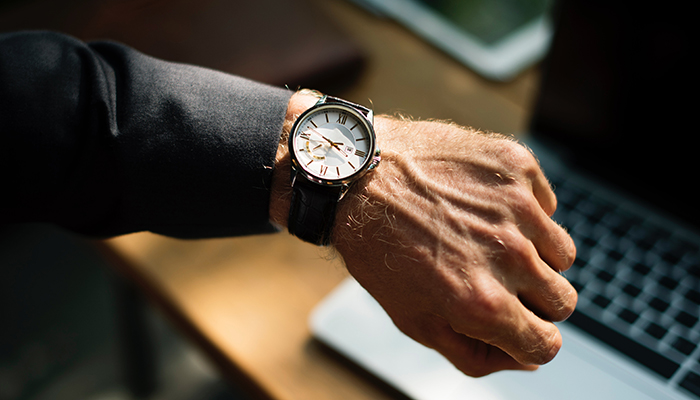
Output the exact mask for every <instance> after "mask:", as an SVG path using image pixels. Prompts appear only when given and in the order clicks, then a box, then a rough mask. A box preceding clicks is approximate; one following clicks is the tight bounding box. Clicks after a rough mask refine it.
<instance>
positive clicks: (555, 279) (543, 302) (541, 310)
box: [516, 260, 578, 321]
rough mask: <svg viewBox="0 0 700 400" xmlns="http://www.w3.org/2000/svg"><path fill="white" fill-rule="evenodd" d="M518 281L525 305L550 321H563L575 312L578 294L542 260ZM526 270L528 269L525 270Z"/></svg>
mask: <svg viewBox="0 0 700 400" xmlns="http://www.w3.org/2000/svg"><path fill="white" fill-rule="evenodd" d="M532 262H533V263H538V264H539V265H538V266H536V267H535V268H533V269H532V270H530V271H527V273H525V274H522V276H521V277H520V279H519V280H518V288H517V289H516V290H517V294H518V298H519V299H520V300H521V302H522V303H523V305H524V306H525V307H527V308H528V309H530V310H532V311H533V312H534V313H535V314H536V315H537V316H539V317H540V318H543V319H545V320H548V321H563V320H565V319H567V318H569V316H571V314H572V313H573V312H574V309H575V308H576V302H577V301H578V294H577V293H576V290H575V289H574V287H573V286H572V285H571V283H569V281H568V280H566V278H564V277H563V276H562V275H560V274H558V273H556V272H554V271H553V270H552V269H551V268H549V266H548V265H546V264H545V263H544V262H542V261H541V260H533V261H532ZM523 269H524V270H526V269H527V268H523Z"/></svg>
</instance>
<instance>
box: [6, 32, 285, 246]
mask: <svg viewBox="0 0 700 400" xmlns="http://www.w3.org/2000/svg"><path fill="white" fill-rule="evenodd" d="M0 52H1V53H2V57H0V79H1V80H2V82H0V84H1V85H0V87H2V88H3V91H2V94H1V95H0V105H1V107H0V109H2V113H0V135H1V137H2V140H3V146H0V155H1V157H0V166H2V171H3V180H4V184H5V188H6V190H4V195H3V198H2V199H1V200H0V201H1V202H2V205H3V213H2V215H0V223H3V222H4V223H7V222H30V221H36V222H50V223H56V224H59V225H62V226H65V227H67V228H70V229H73V230H76V231H80V232H85V233H89V234H97V235H115V234H121V233H127V232H132V231H139V230H151V231H155V232H159V233H164V234H169V235H174V236H185V237H209V236H223V235H238V234H248V233H260V232H264V231H269V230H271V227H270V225H269V218H268V201H269V189H270V188H269V184H270V179H271V175H272V169H273V165H274V156H275V151H276V148H277V142H278V137H279V132H280V131H281V127H282V122H283V118H284V113H285V110H286V108H287V101H288V99H289V96H290V95H291V92H289V91H287V90H283V89H277V88H272V87H269V86H266V85H262V84H258V83H254V82H250V81H247V80H245V79H241V78H238V77H233V76H230V75H227V74H223V73H220V72H215V71H211V70H207V69H203V68H197V67H194V66H187V65H180V64H173V63H168V62H164V61H161V60H156V59H153V58H150V57H147V56H145V55H142V54H140V53H137V52H135V51H133V50H131V49H128V48H126V47H124V46H120V45H117V44H113V43H94V44H85V43H81V42H79V41H77V40H74V39H72V38H69V37H66V36H62V35H57V34H48V33H33V34H10V35H1V40H0Z"/></svg>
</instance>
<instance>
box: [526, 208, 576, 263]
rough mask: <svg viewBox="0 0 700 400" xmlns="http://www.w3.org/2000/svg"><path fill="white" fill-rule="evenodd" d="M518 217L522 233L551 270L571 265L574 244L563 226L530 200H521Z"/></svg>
mask: <svg viewBox="0 0 700 400" xmlns="http://www.w3.org/2000/svg"><path fill="white" fill-rule="evenodd" d="M518 219H519V221H518V222H519V223H518V227H519V229H520V230H521V231H522V234H523V235H524V236H525V237H526V238H527V239H529V240H530V241H531V242H532V243H533V244H534V246H535V248H536V250H537V253H538V254H539V256H540V257H541V258H542V260H544V261H545V262H546V263H547V264H548V265H549V266H550V267H551V268H552V269H553V270H555V271H557V272H561V271H566V270H567V269H569V268H570V267H571V265H572V264H573V263H574V260H575V259H576V245H575V244H574V241H573V239H572V238H571V236H569V234H568V233H567V232H566V230H564V228H562V227H561V226H560V225H559V224H557V223H556V222H554V220H552V219H551V218H550V217H549V215H547V214H546V213H545V211H544V210H543V209H539V207H538V206H536V205H533V204H532V202H530V205H527V202H526V201H522V202H521V204H520V210H519V216H518Z"/></svg>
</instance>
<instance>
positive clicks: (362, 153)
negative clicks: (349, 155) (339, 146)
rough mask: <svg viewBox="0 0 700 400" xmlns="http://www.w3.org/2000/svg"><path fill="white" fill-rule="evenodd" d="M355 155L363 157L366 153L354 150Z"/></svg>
mask: <svg viewBox="0 0 700 400" xmlns="http://www.w3.org/2000/svg"><path fill="white" fill-rule="evenodd" d="M355 155H356V156H358V157H364V156H366V155H367V152H365V151H362V150H355Z"/></svg>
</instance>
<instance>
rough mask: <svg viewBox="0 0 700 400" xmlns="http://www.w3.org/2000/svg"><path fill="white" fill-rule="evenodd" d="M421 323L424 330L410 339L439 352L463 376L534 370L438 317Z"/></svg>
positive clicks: (532, 367) (531, 366)
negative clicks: (459, 330)
mask: <svg viewBox="0 0 700 400" xmlns="http://www.w3.org/2000/svg"><path fill="white" fill-rule="evenodd" d="M424 323H425V325H423V326H424V327H425V329H424V331H423V332H421V333H420V334H419V335H417V336H418V337H416V338H414V339H416V340H417V341H418V342H421V343H422V344H424V345H425V346H427V347H430V348H432V349H434V350H436V351H437V352H439V353H440V354H442V355H443V356H444V357H445V358H446V359H447V360H448V361H450V362H451V363H452V364H453V365H454V366H455V367H456V368H457V369H459V370H460V371H462V372H463V373H464V374H466V375H469V376H473V377H481V376H485V375H488V374H490V373H493V372H496V371H503V370H526V371H532V370H535V369H537V366H534V365H523V364H521V363H519V362H517V361H516V360H515V359H514V358H513V357H511V356H510V355H508V353H506V352H504V351H503V350H501V349H499V348H498V347H494V346H492V345H489V344H486V343H484V342H483V341H480V340H477V339H473V338H470V337H468V336H465V335H463V334H460V333H457V332H455V330H454V329H452V327H451V326H450V324H449V323H448V322H447V321H446V320H445V319H443V318H441V317H438V316H434V315H431V316H429V317H428V318H426V320H425V321H424ZM409 336H410V335H409Z"/></svg>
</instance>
